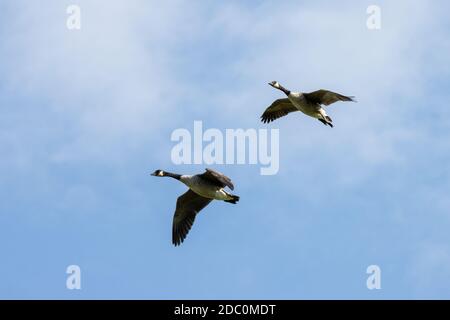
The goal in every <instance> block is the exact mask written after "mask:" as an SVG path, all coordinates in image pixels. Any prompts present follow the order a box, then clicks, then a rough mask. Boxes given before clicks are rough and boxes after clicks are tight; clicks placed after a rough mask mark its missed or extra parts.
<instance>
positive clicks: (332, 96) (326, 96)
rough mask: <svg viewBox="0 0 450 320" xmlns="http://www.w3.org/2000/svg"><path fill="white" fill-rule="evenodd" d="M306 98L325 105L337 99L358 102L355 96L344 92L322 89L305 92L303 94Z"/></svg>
mask: <svg viewBox="0 0 450 320" xmlns="http://www.w3.org/2000/svg"><path fill="white" fill-rule="evenodd" d="M303 95H304V96H305V98H306V99H307V100H309V101H311V102H313V103H317V104H323V105H325V106H328V105H330V104H332V103H335V102H337V101H353V102H356V100H355V99H354V98H355V97H353V96H344V95H342V94H339V93H336V92H332V91H328V90H324V89H320V90H317V91H313V92H310V93H304V94H303Z"/></svg>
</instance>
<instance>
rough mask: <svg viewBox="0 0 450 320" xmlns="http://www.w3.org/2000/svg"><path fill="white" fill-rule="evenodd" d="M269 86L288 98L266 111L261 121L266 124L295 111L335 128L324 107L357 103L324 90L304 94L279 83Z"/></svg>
mask: <svg viewBox="0 0 450 320" xmlns="http://www.w3.org/2000/svg"><path fill="white" fill-rule="evenodd" d="M269 85H271V86H272V87H274V88H275V89H278V90H281V91H283V92H284V93H285V94H286V96H287V98H284V99H278V100H275V101H274V102H273V103H272V104H271V105H270V106H269V107H268V108H267V109H266V111H264V113H263V114H262V116H261V121H262V122H264V123H269V122H271V121H274V120H276V119H278V118H281V117H283V116H285V115H287V114H288V113H291V112H294V111H301V112H303V113H304V114H306V115H308V116H310V117H313V118H316V119H318V120H319V121H320V122H322V123H323V124H324V125H329V126H330V127H333V120H331V118H330V117H329V116H328V115H327V113H326V112H325V109H324V108H322V105H324V106H328V105H330V104H332V103H335V102H337V101H353V102H356V100H354V97H353V96H344V95H342V94H339V93H336V92H332V91H328V90H323V89H321V90H317V91H313V92H310V93H303V92H292V91H290V90H287V89H286V88H284V87H283V86H282V85H280V84H279V83H278V82H277V81H272V82H270V83H269Z"/></svg>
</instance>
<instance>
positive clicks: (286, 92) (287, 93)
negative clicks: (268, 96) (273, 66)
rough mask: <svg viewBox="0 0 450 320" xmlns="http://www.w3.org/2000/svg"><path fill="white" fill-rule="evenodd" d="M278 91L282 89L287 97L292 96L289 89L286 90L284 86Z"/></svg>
mask: <svg viewBox="0 0 450 320" xmlns="http://www.w3.org/2000/svg"><path fill="white" fill-rule="evenodd" d="M278 89H280V90H281V91H283V92H284V93H285V94H286V95H287V96H288V95H290V94H291V91H289V90H288V89H286V88H285V87H283V86H280V87H279V88H278Z"/></svg>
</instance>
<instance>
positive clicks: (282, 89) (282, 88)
mask: <svg viewBox="0 0 450 320" xmlns="http://www.w3.org/2000/svg"><path fill="white" fill-rule="evenodd" d="M269 85H270V86H272V87H274V88H275V89H278V90H281V91H283V92H284V93H285V94H286V95H287V96H289V95H290V94H291V91H289V90H288V89H286V88H285V87H283V86H282V85H281V84H280V83H279V82H278V81H272V82H269Z"/></svg>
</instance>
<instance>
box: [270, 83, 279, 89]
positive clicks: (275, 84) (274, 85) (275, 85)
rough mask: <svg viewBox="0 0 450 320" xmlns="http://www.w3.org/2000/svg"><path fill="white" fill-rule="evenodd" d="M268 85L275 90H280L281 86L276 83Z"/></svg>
mask: <svg viewBox="0 0 450 320" xmlns="http://www.w3.org/2000/svg"><path fill="white" fill-rule="evenodd" d="M269 85H270V86H272V87H274V88H275V89H280V88H281V85H280V84H279V83H278V81H272V82H269Z"/></svg>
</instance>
